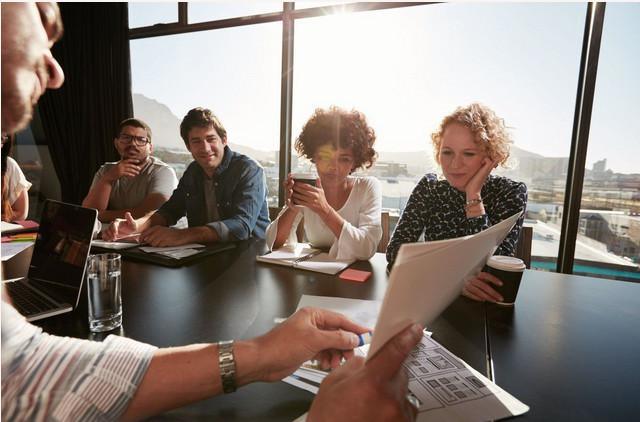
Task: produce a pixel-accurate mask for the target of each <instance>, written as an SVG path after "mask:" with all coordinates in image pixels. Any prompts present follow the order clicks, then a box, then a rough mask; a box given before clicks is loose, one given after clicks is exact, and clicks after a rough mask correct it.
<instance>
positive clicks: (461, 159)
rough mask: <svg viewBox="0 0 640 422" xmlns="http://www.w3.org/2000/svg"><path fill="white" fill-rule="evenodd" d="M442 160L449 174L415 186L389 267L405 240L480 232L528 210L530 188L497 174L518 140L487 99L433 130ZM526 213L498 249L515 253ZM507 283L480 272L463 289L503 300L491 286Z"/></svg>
mask: <svg viewBox="0 0 640 422" xmlns="http://www.w3.org/2000/svg"><path fill="white" fill-rule="evenodd" d="M431 139H432V140H433V147H434V152H435V158H436V162H437V163H438V164H439V165H440V167H441V169H442V174H443V175H444V179H439V178H438V177H437V176H436V175H435V174H427V175H425V176H424V177H423V178H422V180H420V182H418V185H417V186H416V187H415V188H414V190H413V192H412V193H411V196H410V197H409V200H408V202H407V206H406V208H405V209H404V211H403V213H402V216H401V217H400V220H399V221H398V224H397V226H396V229H395V231H394V233H393V235H392V237H391V240H390V241H389V245H388V247H387V261H388V262H389V268H391V267H392V266H393V263H394V261H395V259H396V255H397V254H398V250H399V249H400V246H401V245H402V244H403V243H408V242H417V241H418V239H419V238H420V236H421V235H422V234H423V233H424V238H425V240H426V241H432V240H443V239H451V238H455V237H460V236H466V235H470V234H474V233H478V232H480V231H482V230H484V229H486V228H488V227H490V226H492V225H493V224H496V223H499V222H500V221H502V220H504V219H506V218H507V217H510V216H512V215H514V214H516V213H518V212H522V211H524V209H525V207H526V205H527V187H526V186H525V184H524V183H520V182H515V181H513V180H510V179H507V178H505V177H500V176H495V175H492V174H491V172H492V170H493V169H495V168H496V167H497V166H498V165H503V166H504V165H505V163H506V161H507V159H508V158H509V145H510V143H511V142H512V141H511V139H510V136H509V133H508V132H507V129H506V127H505V125H504V121H503V120H502V119H501V118H499V117H498V116H497V115H496V114H495V113H494V112H493V111H492V110H491V109H489V108H488V107H486V106H484V105H482V104H477V103H474V104H470V105H468V106H466V107H459V108H457V109H456V110H455V111H454V112H453V113H452V114H450V115H448V116H446V117H445V118H444V119H443V120H442V123H441V124H440V127H439V129H438V131H437V132H435V133H433V134H432V135H431ZM523 220H524V214H523V215H522V216H521V217H520V219H518V221H517V223H516V225H515V226H514V227H513V229H512V230H511V232H509V234H508V235H507V237H506V238H505V239H504V241H503V242H502V243H501V244H500V246H499V247H498V249H497V250H496V252H495V254H496V255H509V256H513V254H514V253H515V249H516V243H517V242H518V236H519V234H520V229H521V228H522V222H523ZM492 284H493V285H502V281H501V280H499V279H498V278H497V277H495V276H494V275H492V274H489V273H485V272H480V273H479V274H478V275H477V276H476V277H474V278H472V279H471V280H469V281H467V283H466V284H465V287H464V289H463V292H462V293H463V294H464V295H465V296H467V297H469V298H471V299H475V300H479V301H492V302H496V301H502V297H501V296H500V294H499V293H498V292H496V291H495V289H493V288H492V287H491V285H492Z"/></svg>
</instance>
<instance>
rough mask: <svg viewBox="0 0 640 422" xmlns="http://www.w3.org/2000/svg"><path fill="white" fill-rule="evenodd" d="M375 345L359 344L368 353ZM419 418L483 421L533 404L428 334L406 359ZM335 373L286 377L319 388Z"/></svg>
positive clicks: (309, 371)
mask: <svg viewBox="0 0 640 422" xmlns="http://www.w3.org/2000/svg"><path fill="white" fill-rule="evenodd" d="M368 347H369V345H364V346H362V347H359V348H358V349H356V352H355V354H356V355H359V356H365V355H366V354H367V348H368ZM404 367H405V369H406V371H407V376H408V379H409V392H410V394H412V395H413V396H414V397H415V398H417V399H418V402H419V403H420V407H419V409H418V417H417V420H418V421H425V422H426V421H459V422H467V421H468V422H477V421H487V420H496V419H502V418H508V417H511V416H518V415H521V414H523V413H525V412H527V411H528V410H529V406H527V405H526V404H524V403H522V402H521V401H520V400H518V399H516V398H515V397H513V396H512V395H511V394H509V393H508V392H506V391H505V390H503V389H502V388H500V387H498V385H496V384H495V383H493V382H492V381H490V380H489V379H488V378H486V377H485V376H483V375H482V374H481V373H479V372H478V371H476V370H475V369H473V368H472V367H471V366H469V364H467V363H466V362H465V361H463V360H461V359H459V358H458V357H456V356H455V355H454V354H453V353H451V352H450V351H449V350H447V349H446V348H445V347H444V346H442V345H441V344H440V343H438V342H437V341H435V340H433V339H432V338H431V337H429V335H428V334H425V335H424V336H423V337H422V340H421V341H420V343H418V345H417V346H416V348H415V349H413V351H412V352H411V353H410V354H409V357H408V358H407V360H405V362H404ZM328 374H329V373H328V372H327V371H322V370H319V369H316V368H313V367H310V365H303V366H302V367H301V368H300V369H298V370H297V371H296V372H294V373H293V374H292V375H291V376H289V377H287V378H285V379H284V380H283V381H284V382H286V383H288V384H291V385H294V386H296V387H298V388H301V389H303V390H307V391H309V392H311V393H313V394H317V393H318V389H319V388H320V384H321V383H322V380H323V379H324V377H326V376H327V375H328Z"/></svg>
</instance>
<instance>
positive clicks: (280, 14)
mask: <svg viewBox="0 0 640 422" xmlns="http://www.w3.org/2000/svg"><path fill="white" fill-rule="evenodd" d="M440 3H441V2H397V3H396V2H361V3H347V4H336V5H332V6H322V7H312V8H308V9H300V10H296V9H295V2H283V4H282V10H281V11H277V12H272V13H264V14H258V15H250V16H241V17H234V18H227V19H220V20H213V21H207V22H198V23H192V24H190V23H189V19H188V16H189V13H188V12H189V5H188V3H187V2H178V22H174V23H163V24H156V25H152V26H145V27H139V28H133V29H129V40H134V39H141V38H151V37H160V36H166V35H177V34H184V33H189V32H198V31H209V30H216V29H223V28H232V27H237V26H245V25H256V24H260V23H267V22H277V21H281V22H282V26H283V28H282V29H283V30H282V72H281V74H282V80H281V106H280V152H279V154H280V168H279V169H278V170H279V177H280V180H284V178H286V175H287V174H288V173H289V171H290V169H291V145H292V144H291V139H292V133H291V124H292V122H291V120H292V102H293V73H294V68H295V66H294V58H293V47H294V43H295V34H294V29H295V21H296V20H297V19H305V18H312V17H317V16H324V15H327V14H331V13H355V12H366V11H370V10H382V9H395V8H402V7H412V6H424V5H432V4H440ZM586 7H587V13H586V19H585V25H584V35H583V42H582V51H581V59H580V69H579V77H578V86H577V95H576V105H575V112H574V119H573V131H572V136H571V147H570V154H569V162H568V171H567V180H566V187H565V192H564V212H563V214H562V222H561V229H562V230H561V234H560V245H559V250H558V258H557V261H556V271H557V272H559V273H565V274H572V273H573V264H574V259H575V248H576V239H577V234H578V226H579V222H580V205H581V201H582V187H583V181H584V173H585V165H586V159H587V148H588V141H589V128H590V126H591V112H592V110H593V102H594V94H595V84H596V76H597V69H598V60H599V56H600V44H601V40H602V33H603V26H604V14H605V8H606V3H598V2H589V3H587V5H586ZM280 185H281V184H280ZM278 204H279V205H280V206H282V205H283V204H284V191H283V187H282V186H280V188H279V193H278Z"/></svg>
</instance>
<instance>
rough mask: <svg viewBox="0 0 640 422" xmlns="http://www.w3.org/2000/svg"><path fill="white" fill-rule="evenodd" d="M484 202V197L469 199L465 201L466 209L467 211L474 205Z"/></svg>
mask: <svg viewBox="0 0 640 422" xmlns="http://www.w3.org/2000/svg"><path fill="white" fill-rule="evenodd" d="M480 204H482V198H476V199H469V200H468V201H466V202H465V203H464V209H465V211H467V210H469V208H471V207H472V206H474V205H480Z"/></svg>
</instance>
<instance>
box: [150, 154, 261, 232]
mask: <svg viewBox="0 0 640 422" xmlns="http://www.w3.org/2000/svg"><path fill="white" fill-rule="evenodd" d="M205 177H207V176H206V174H205V172H204V170H202V167H200V165H199V164H198V163H197V162H196V161H193V162H192V163H191V164H189V166H188V167H187V169H186V170H185V172H184V174H183V175H182V178H181V179H180V182H179V183H178V187H177V188H176V189H175V190H174V191H173V194H172V195H171V198H169V200H168V201H167V202H165V204H164V205H162V207H160V209H159V210H158V213H160V215H162V216H163V217H164V218H165V219H166V220H167V224H168V225H169V226H172V225H174V224H175V223H176V222H177V221H178V220H179V219H180V218H182V217H183V216H184V215H186V216H187V220H188V222H189V227H197V226H205V225H207V226H210V227H211V228H213V229H214V230H215V231H216V232H217V233H218V236H219V237H220V240H223V241H224V240H229V238H230V237H232V239H231V240H245V239H248V238H249V237H251V236H255V237H259V238H264V236H265V230H266V228H267V226H268V225H269V207H268V205H267V183H266V178H265V174H264V170H263V168H262V167H261V166H260V165H259V164H258V163H257V162H255V161H254V160H252V159H251V158H249V157H247V156H246V155H242V154H239V153H237V152H233V151H231V149H229V146H228V145H227V146H225V147H224V157H223V158H222V162H221V163H220V165H219V166H218V168H217V169H216V170H215V172H214V174H213V179H214V183H213V186H214V188H215V197H216V199H217V205H218V213H219V215H220V221H218V222H213V221H207V210H206V201H205V195H204V181H205Z"/></svg>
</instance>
